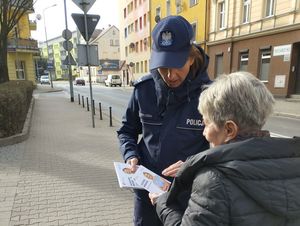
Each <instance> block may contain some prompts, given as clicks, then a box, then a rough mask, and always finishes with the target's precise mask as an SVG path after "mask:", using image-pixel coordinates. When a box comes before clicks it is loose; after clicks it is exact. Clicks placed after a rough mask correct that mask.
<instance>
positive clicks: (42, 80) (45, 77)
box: [40, 75, 50, 84]
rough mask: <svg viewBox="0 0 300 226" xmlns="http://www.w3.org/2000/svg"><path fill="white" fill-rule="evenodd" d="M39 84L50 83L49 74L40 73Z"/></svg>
mask: <svg viewBox="0 0 300 226" xmlns="http://www.w3.org/2000/svg"><path fill="white" fill-rule="evenodd" d="M40 83H41V84H50V81H49V75H42V76H41V78H40Z"/></svg>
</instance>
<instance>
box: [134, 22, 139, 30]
mask: <svg viewBox="0 0 300 226" xmlns="http://www.w3.org/2000/svg"><path fill="white" fill-rule="evenodd" d="M134 28H135V32H137V31H138V20H136V21H135V22H134Z"/></svg>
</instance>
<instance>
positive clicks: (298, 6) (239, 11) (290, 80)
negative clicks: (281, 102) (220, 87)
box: [207, 0, 300, 97]
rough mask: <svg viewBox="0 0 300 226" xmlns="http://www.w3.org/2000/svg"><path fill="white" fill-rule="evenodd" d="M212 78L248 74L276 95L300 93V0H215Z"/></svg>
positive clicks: (211, 26) (212, 8)
mask: <svg viewBox="0 0 300 226" xmlns="http://www.w3.org/2000/svg"><path fill="white" fill-rule="evenodd" d="M208 35H209V40H208V43H207V44H208V54H209V56H210V64H209V69H208V71H209V75H210V76H211V77H212V78H216V77H217V76H218V75H220V74H223V73H230V72H234V71H241V70H242V71H249V72H251V73H252V74H254V75H255V76H257V77H258V78H259V79H260V80H262V81H263V82H264V83H265V84H266V86H267V87H268V88H269V90H270V91H271V92H272V93H273V94H274V95H275V96H282V97H288V96H290V95H292V94H300V1H299V0H264V1H261V0H251V1H250V0H235V1H229V0H214V1H211V5H210V24H209V34H208Z"/></svg>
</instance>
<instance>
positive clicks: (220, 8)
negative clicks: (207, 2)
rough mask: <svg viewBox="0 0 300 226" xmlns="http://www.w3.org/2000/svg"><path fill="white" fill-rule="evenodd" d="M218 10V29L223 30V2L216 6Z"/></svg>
mask: <svg viewBox="0 0 300 226" xmlns="http://www.w3.org/2000/svg"><path fill="white" fill-rule="evenodd" d="M218 9H219V28H220V29H223V28H225V2H224V1H223V2H220V3H219V4H218Z"/></svg>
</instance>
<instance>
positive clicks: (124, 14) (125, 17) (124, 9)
mask: <svg viewBox="0 0 300 226" xmlns="http://www.w3.org/2000/svg"><path fill="white" fill-rule="evenodd" d="M123 11H124V18H126V8H124V10H123Z"/></svg>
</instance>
